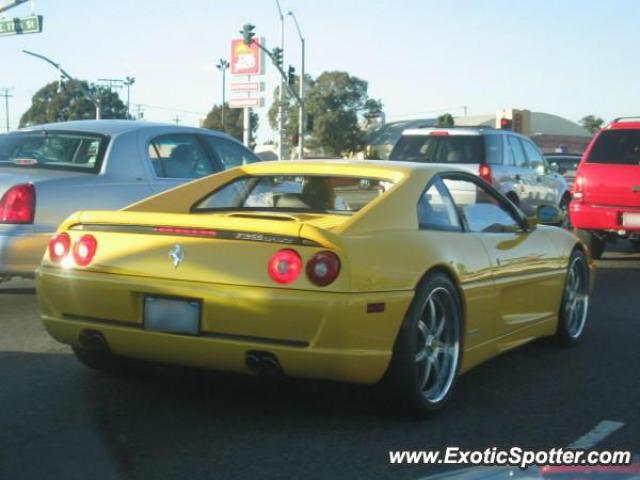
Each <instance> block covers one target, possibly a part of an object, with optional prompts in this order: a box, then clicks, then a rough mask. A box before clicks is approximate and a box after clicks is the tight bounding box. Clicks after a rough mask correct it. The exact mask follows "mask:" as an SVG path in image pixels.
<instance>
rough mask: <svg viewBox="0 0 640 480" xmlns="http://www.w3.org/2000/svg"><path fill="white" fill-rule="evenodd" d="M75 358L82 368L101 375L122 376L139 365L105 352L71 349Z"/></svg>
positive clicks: (80, 348) (78, 348) (81, 348)
mask: <svg viewBox="0 0 640 480" xmlns="http://www.w3.org/2000/svg"><path fill="white" fill-rule="evenodd" d="M72 349H73V353H74V354H75V356H76V358H77V359H78V360H80V363H82V364H83V365H84V366H86V367H89V368H91V369H92V370H97V371H99V372H102V373H106V374H109V375H116V376H124V375H127V374H128V373H131V372H132V371H133V370H134V369H135V367H138V366H139V364H138V363H137V362H135V361H134V360H129V359H126V358H122V357H117V356H115V355H113V354H112V353H111V352H109V351H107V350H97V349H90V348H83V347H72Z"/></svg>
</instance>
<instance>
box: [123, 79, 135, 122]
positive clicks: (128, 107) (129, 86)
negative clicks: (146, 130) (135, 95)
mask: <svg viewBox="0 0 640 480" xmlns="http://www.w3.org/2000/svg"><path fill="white" fill-rule="evenodd" d="M134 83H136V79H135V77H125V79H124V84H125V86H126V87H127V115H128V116H129V118H131V85H133V84H134Z"/></svg>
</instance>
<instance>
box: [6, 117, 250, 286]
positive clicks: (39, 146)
mask: <svg viewBox="0 0 640 480" xmlns="http://www.w3.org/2000/svg"><path fill="white" fill-rule="evenodd" d="M255 161H258V158H257V157H256V156H255V155H254V154H253V153H252V152H251V151H249V150H248V149H247V148H245V147H244V146H243V145H241V144H240V143H238V142H237V141H236V140H234V139H233V138H231V137H229V136H227V135H225V134H223V133H219V132H214V131H211V130H204V129H199V128H189V127H180V126H176V125H164V124H157V123H149V122H134V121H129V120H100V121H76V122H65V123H52V124H48V125H40V126H37V127H30V128H25V129H21V130H17V131H15V132H12V133H8V134H6V135H2V136H1V137H0V280H1V279H7V278H10V277H11V276H23V277H33V275H34V271H35V269H36V267H37V265H38V264H39V263H40V260H41V259H42V255H43V253H44V251H45V249H46V246H47V242H48V239H49V238H50V237H51V235H52V234H53V232H55V230H56V228H57V226H58V225H59V224H60V222H62V220H64V219H65V218H66V217H68V216H69V215H70V214H71V213H72V212H74V211H77V210H79V209H105V210H109V209H118V208H122V207H124V206H126V205H129V204H130V203H132V202H135V201H137V200H141V199H142V198H145V197H148V196H149V195H153V194H156V193H159V192H162V191H164V190H167V189H169V188H173V187H176V186H178V185H180V184H182V183H184V182H188V181H190V180H192V179H195V178H199V177H202V176H205V175H210V174H212V173H216V172H219V171H221V170H224V169H226V168H229V167H235V166H237V165H244V164H247V163H252V162H255Z"/></svg>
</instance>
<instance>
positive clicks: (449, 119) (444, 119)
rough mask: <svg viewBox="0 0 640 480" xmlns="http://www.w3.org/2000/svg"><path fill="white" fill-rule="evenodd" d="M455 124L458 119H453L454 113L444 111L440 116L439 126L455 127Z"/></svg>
mask: <svg viewBox="0 0 640 480" xmlns="http://www.w3.org/2000/svg"><path fill="white" fill-rule="evenodd" d="M455 124H456V121H455V120H454V119H453V115H451V114H450V113H443V114H442V115H440V116H439V117H438V121H437V126H438V127H453V126H455Z"/></svg>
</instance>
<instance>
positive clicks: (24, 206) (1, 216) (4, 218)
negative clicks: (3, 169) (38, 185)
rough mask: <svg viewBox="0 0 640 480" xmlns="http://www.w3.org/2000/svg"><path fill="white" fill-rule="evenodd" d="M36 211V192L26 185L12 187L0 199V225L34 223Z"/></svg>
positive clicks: (31, 186)
mask: <svg viewBox="0 0 640 480" xmlns="http://www.w3.org/2000/svg"><path fill="white" fill-rule="evenodd" d="M35 211H36V191H35V188H33V185H32V184H30V183H25V184H22V185H16V186H15V187H11V188H10V189H9V190H7V191H6V192H5V194H4V195H3V196H2V198H1V199H0V223H5V224H6V223H10V224H24V223H33V216H34V214H35Z"/></svg>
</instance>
